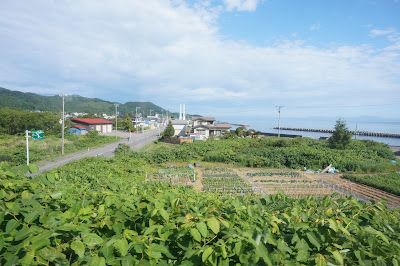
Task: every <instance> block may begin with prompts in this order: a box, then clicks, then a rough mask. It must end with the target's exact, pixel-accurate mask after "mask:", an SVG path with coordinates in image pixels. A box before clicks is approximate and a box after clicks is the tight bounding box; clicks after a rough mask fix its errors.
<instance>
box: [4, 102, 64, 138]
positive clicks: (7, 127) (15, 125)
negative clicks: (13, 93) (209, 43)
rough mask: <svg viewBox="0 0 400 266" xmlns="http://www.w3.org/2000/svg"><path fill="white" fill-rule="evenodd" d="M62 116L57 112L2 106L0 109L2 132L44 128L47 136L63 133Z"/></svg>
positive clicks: (20, 132) (13, 132) (22, 131)
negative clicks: (60, 121)
mask: <svg viewBox="0 0 400 266" xmlns="http://www.w3.org/2000/svg"><path fill="white" fill-rule="evenodd" d="M60 118H61V116H60V115H59V114H55V113H49V112H43V113H40V112H30V111H24V110H13V109H8V108H2V109H0V134H8V135H16V134H25V130H43V131H44V134H45V136H47V135H57V134H61V124H60V123H59V120H60ZM66 126H68V124H67V125H66Z"/></svg>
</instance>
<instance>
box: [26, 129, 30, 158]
mask: <svg viewBox="0 0 400 266" xmlns="http://www.w3.org/2000/svg"><path fill="white" fill-rule="evenodd" d="M29 132H30V131H28V130H25V137H26V165H28V166H29V140H28V139H29V135H28V133H29Z"/></svg>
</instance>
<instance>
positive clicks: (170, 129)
mask: <svg viewBox="0 0 400 266" xmlns="http://www.w3.org/2000/svg"><path fill="white" fill-rule="evenodd" d="M174 135H175V129H174V126H173V125H172V122H171V121H169V122H168V126H167V127H166V128H165V130H164V136H166V137H173V136H174Z"/></svg>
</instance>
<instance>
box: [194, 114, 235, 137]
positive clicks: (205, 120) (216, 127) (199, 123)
mask: <svg viewBox="0 0 400 266" xmlns="http://www.w3.org/2000/svg"><path fill="white" fill-rule="evenodd" d="M192 122H193V124H192V130H193V133H194V134H197V135H199V134H200V135H202V136H204V137H205V138H209V137H210V136H222V135H224V134H225V132H228V131H229V130H230V128H231V127H232V125H231V124H228V123H215V117H203V116H197V117H192Z"/></svg>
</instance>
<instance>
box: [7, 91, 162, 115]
mask: <svg viewBox="0 0 400 266" xmlns="http://www.w3.org/2000/svg"><path fill="white" fill-rule="evenodd" d="M0 106H1V107H2V108H7V107H8V108H12V109H23V110H29V111H36V110H40V111H49V112H61V109H62V100H61V97H60V96H41V95H38V94H35V93H30V92H20V91H11V90H7V89H5V88H1V87H0ZM136 107H140V109H138V112H140V113H144V114H145V115H149V114H150V110H153V111H154V112H152V114H154V113H162V108H161V107H160V106H157V105H155V104H153V103H151V102H127V103H124V104H119V107H118V112H119V113H120V114H127V113H132V114H134V113H135V112H136ZM65 111H66V112H78V113H92V114H94V113H97V114H103V113H106V114H109V115H111V114H114V112H115V106H114V103H113V102H109V101H104V100H102V99H98V98H86V97H82V96H77V95H72V96H67V97H66V98H65ZM164 113H165V110H164Z"/></svg>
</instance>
